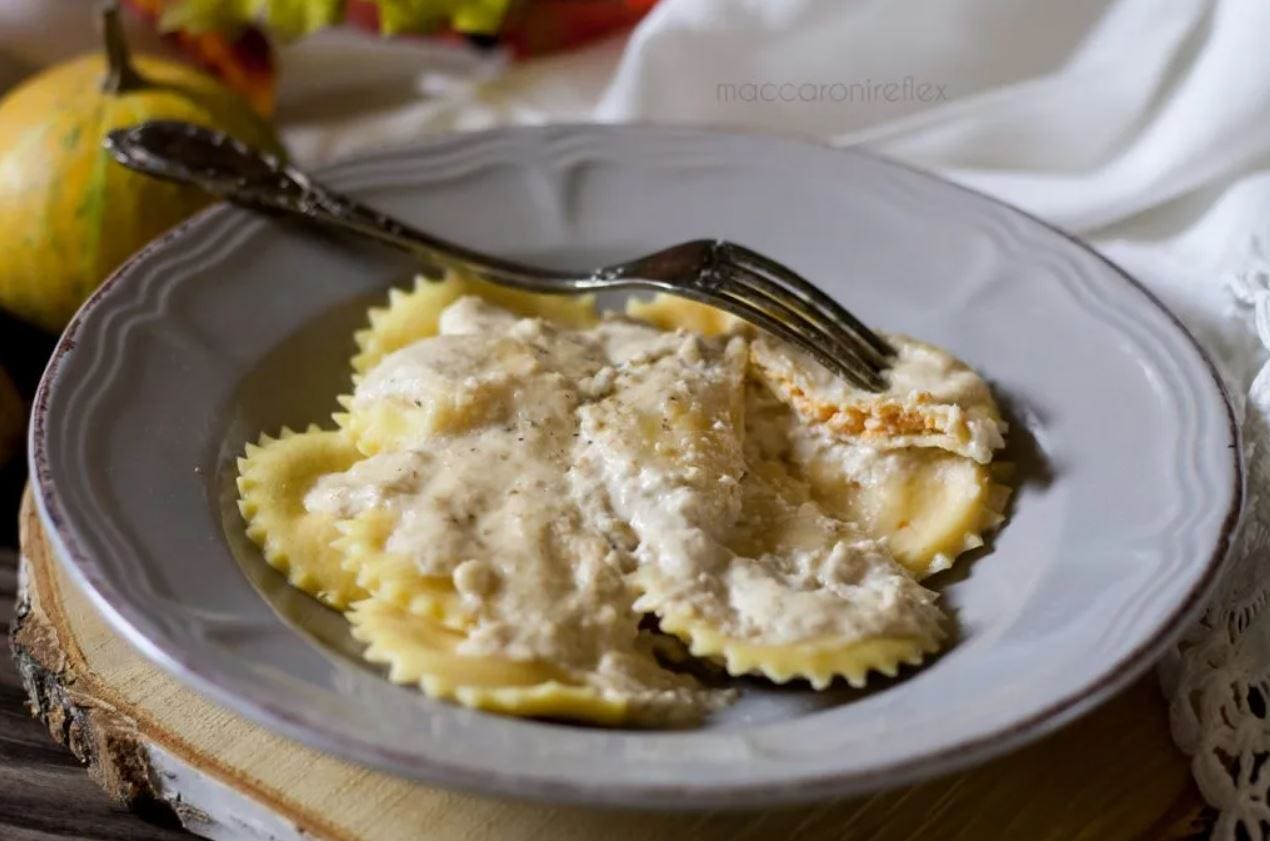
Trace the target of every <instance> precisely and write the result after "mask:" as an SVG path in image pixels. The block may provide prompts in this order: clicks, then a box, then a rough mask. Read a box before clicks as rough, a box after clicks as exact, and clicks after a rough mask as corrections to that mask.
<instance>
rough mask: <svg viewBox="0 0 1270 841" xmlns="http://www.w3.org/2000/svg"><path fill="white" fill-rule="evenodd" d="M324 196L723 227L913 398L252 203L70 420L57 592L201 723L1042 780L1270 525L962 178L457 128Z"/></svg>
mask: <svg viewBox="0 0 1270 841" xmlns="http://www.w3.org/2000/svg"><path fill="white" fill-rule="evenodd" d="M321 175H322V177H323V179H324V180H326V181H328V182H329V183H331V184H332V186H334V187H336V188H338V189H341V190H345V191H348V192H350V193H353V194H355V195H357V196H358V197H359V198H363V199H365V200H366V201H367V202H369V203H371V204H374V205H376V206H379V207H382V208H383V209H385V210H386V211H388V212H391V213H393V214H395V215H398V216H401V217H403V218H405V219H407V220H409V221H411V222H413V223H415V224H417V225H419V226H420V227H422V228H424V229H427V230H430V231H433V232H435V233H437V234H439V235H441V236H444V237H446V238H448V239H451V240H454V241H457V242H462V243H464V244H466V245H469V246H472V247H474V248H477V249H480V250H484V251H488V252H491V253H499V254H505V255H507V256H509V257H514V258H519V259H525V260H529V261H533V262H537V263H541V264H556V265H560V266H562V267H569V268H578V267H586V266H593V265H600V264H604V263H609V262H614V261H617V260H620V259H623V258H627V257H629V256H631V255H634V254H639V253H644V252H647V251H650V250H652V249H654V248H657V247H659V246H662V245H665V244H666V243H668V242H674V241H680V240H684V239H690V238H697V237H720V238H727V239H730V240H734V241H738V242H743V243H745V244H747V245H749V246H751V247H753V248H756V249H758V250H761V251H763V252H765V253H769V254H771V255H772V256H773V257H775V258H776V259H778V260H780V261H781V262H783V263H786V264H787V265H789V266H791V267H792V268H794V269H795V270H796V271H798V272H799V273H800V274H802V275H804V276H806V277H808V278H810V279H812V280H813V282H815V283H817V285H819V286H820V287H821V288H822V289H824V290H825V291H826V292H828V293H829V294H830V295H833V296H835V297H837V298H838V299H839V300H841V301H842V302H843V303H844V304H845V305H846V306H848V307H849V308H850V309H851V310H852V311H853V312H855V313H857V314H858V315H860V316H861V317H862V318H863V319H864V320H866V321H867V322H868V323H869V324H871V325H873V326H875V327H876V328H878V329H879V330H881V331H882V332H883V333H884V334H885V336H886V337H887V339H888V341H889V342H890V343H891V344H892V346H893V347H895V348H896V351H897V353H896V355H895V358H894V361H893V364H892V367H891V369H890V371H889V372H888V374H887V383H886V388H885V389H883V390H882V391H880V392H877V393H872V392H865V391H862V390H859V389H857V388H854V387H852V386H851V385H850V384H848V383H846V382H844V381H842V380H840V379H839V378H837V377H836V376H834V375H833V374H831V373H830V372H829V371H827V370H826V369H825V368H823V367H821V366H820V365H819V364H818V363H817V362H816V361H815V360H814V359H813V358H811V357H810V356H809V355H807V354H805V353H803V352H801V351H799V350H797V349H794V348H792V347H790V346H788V345H786V344H784V343H782V342H780V341H779V340H777V339H774V338H773V337H771V336H768V335H766V334H764V333H763V332H762V331H761V330H758V329H756V328H754V327H752V326H751V325H748V324H746V323H744V322H742V321H739V320H737V319H735V318H733V317H731V316H728V315H726V314H724V313H722V312H719V311H717V310H713V309H711V308H709V307H705V306H702V305H700V304H697V303H692V302H688V301H685V300H681V299H677V298H674V297H671V296H668V295H658V296H655V297H647V296H638V295H636V296H629V297H627V296H620V295H602V296H600V297H599V298H598V299H597V298H595V297H592V296H577V297H559V296H555V297H553V296H538V295H532V294H528V293H524V292H518V291H513V290H508V289H505V288H501V287H497V286H493V285H491V284H489V283H487V282H485V281H482V280H479V279H477V278H475V277H470V276H465V275H462V274H459V273H455V272H450V273H448V274H445V275H444V276H422V275H419V274H418V270H417V268H416V267H415V266H413V265H412V264H411V263H410V261H409V260H408V259H407V258H405V257H403V256H400V255H395V254H389V253H385V252H382V251H379V250H376V249H374V248H371V247H367V246H363V245H360V244H356V243H351V242H349V241H346V240H344V239H340V238H336V237H330V236H326V235H323V234H319V233H315V232H313V231H310V230H305V229H301V228H298V227H295V226H292V225H288V224H285V223H280V222H279V221H277V220H273V219H269V218H266V217H263V216H260V215H258V214H254V213H252V212H250V211H247V210H243V209H239V208H234V207H230V206H225V205H222V206H217V207H214V208H212V209H210V210H208V211H207V212H205V213H203V214H201V215H200V216H198V217H196V218H195V219H193V220H191V221H190V222H188V223H186V224H185V225H183V226H181V227H179V228H177V229H175V230H174V231H172V232H170V233H169V234H167V235H166V236H164V237H163V238H161V239H160V240H158V241H156V242H155V243H153V244H152V245H151V246H149V247H147V248H146V249H145V250H143V251H142V252H140V253H139V254H138V255H136V256H135V257H134V258H133V259H132V260H131V261H130V262H129V263H128V264H127V265H125V266H124V267H123V268H122V269H121V270H120V271H119V272H118V273H117V274H116V275H115V276H114V277H113V278H111V279H110V280H109V281H108V282H107V283H106V284H105V285H104V286H103V287H102V288H101V290H100V291H99V292H98V293H96V294H95V295H94V296H93V298H92V299H91V300H90V301H89V302H88V303H87V304H86V305H85V307H84V308H83V309H82V310H81V312H80V313H79V314H78V315H77V317H76V319H75V320H74V322H73V323H72V325H71V326H70V328H69V329H68V331H67V333H66V334H65V336H64V337H63V339H62V341H61V344H60V345H59V347H58V350H57V352H56V353H55V355H54V359H53V361H52V363H51V365H50V368H49V371H48V373H47V374H46V376H45V380H44V382H43V383H42V385H41V388H40V392H39V394H38V396H37V402H36V407H35V414H34V423H33V432H32V443H33V446H32V468H33V469H32V476H33V477H34V485H35V496H36V501H37V505H38V508H39V511H40V515H41V518H42V522H43V524H44V526H45V528H46V530H47V532H48V534H49V536H50V542H51V544H52V546H53V547H54V549H55V551H56V553H57V555H58V557H59V558H60V559H61V560H62V562H64V563H65V564H66V565H67V566H68V568H69V569H70V570H71V571H72V572H73V574H74V575H75V577H76V579H77V580H78V581H79V582H80V583H82V584H83V585H84V586H85V587H86V589H87V591H88V592H89V594H90V595H91V596H92V597H93V599H94V601H95V602H96V603H97V604H98V605H99V606H100V607H101V608H102V610H103V612H104V613H105V615H106V616H107V617H108V618H109V619H110V620H111V622H112V623H113V624H114V625H115V626H116V627H117V628H118V629H119V630H120V631H121V632H122V633H123V634H124V635H125V636H126V637H127V638H128V639H130V640H131V641H133V642H134V643H135V644H136V645H137V646H138V647H139V648H140V649H141V650H142V651H143V652H145V653H146V654H147V655H148V656H150V657H152V658H153V659H154V660H155V661H156V662H158V663H159V664H160V665H162V666H163V667H165V668H166V669H168V670H170V671H171V672H172V673H174V674H175V675H177V676H178V677H180V678H181V679H182V680H185V681H187V682H188V683H190V684H191V685H192V686H194V687H195V688H196V689H198V690H200V691H202V692H205V693H207V694H209V695H210V696H212V697H214V698H216V699H217V700H218V701H220V702H221V703H223V704H225V705H226V706H228V707H230V708H232V709H234V710H236V711H238V712H240V713H241V714H243V715H246V716H248V717H250V718H252V719H254V720H256V721H259V722H261V723H263V724H265V725H266V726H268V727H270V728H272V729H275V730H277V731H278V732H281V733H284V734H286V735H289V736H291V737H294V738H296V739H299V740H301V741H304V742H306V743H308V744H311V745H314V746H316V747H319V748H322V749H325V750H328V751H331V752H333V753H335V754H337V755H340V756H343V757H345V758H348V759H350V760H353V761H357V762H361V763H364V764H367V765H371V766H374V767H378V768H382V769H385V770H389V771H392V772H395V773H398V774H402V775H405V776H409V777H412V778H417V779H420V780H424V781H428V782H432V783H436V784H442V785H448V786H453V787H458V788H465V789H470V790H478V791H485V792H489V793H496V794H510V795H516V796H522V797H531V798H536V799H543V800H551V801H561V802H566V801H567V802H586V803H595V804H620V805H637V806H655V807H674V808H692V807H721V806H754V805H760V804H767V803H779V802H793V801H807V800H813V799H817V798H825V797H832V796H841V795H846V794H851V793H859V792H863V791H868V790H873V789H877V788H881V787H885V786H891V785H898V784H901V783H904V782H909V781H913V780H916V779H919V778H922V777H926V776H930V775H934V774H938V773H943V772H947V771H950V770H953V769H956V768H959V767H963V766H965V765H967V764H970V763H974V762H977V761H981V760H983V759H985V758H987V757H989V756H992V755H995V754H997V753H1000V752H1002V751H1005V750H1009V749H1011V748H1013V747H1016V746H1018V745H1021V744H1023V743H1025V742H1026V741H1029V740H1031V739H1034V738H1037V737H1039V736H1040V735H1042V734H1044V733H1046V732H1049V731H1051V730H1053V729H1055V728H1057V727H1059V726H1061V725H1063V724H1064V723H1066V722H1068V721H1070V720H1072V719H1073V718H1075V717H1076V716H1078V715H1080V714H1081V713H1083V712H1085V711H1087V710H1088V709H1090V708H1091V707H1092V706H1094V705H1095V704H1097V703H1099V702H1100V701H1102V700H1104V699H1106V698H1107V697H1109V696H1110V695H1111V694H1113V693H1114V692H1116V691H1117V690H1119V689H1120V688H1123V687H1124V686H1126V685H1127V684H1128V683H1129V682H1130V681H1132V680H1133V679H1134V678H1136V677H1137V676H1139V675H1140V674H1141V673H1142V672H1143V671H1145V670H1146V669H1148V668H1150V667H1151V665H1152V664H1153V663H1154V662H1155V661H1156V660H1157V659H1158V658H1159V656H1160V655H1161V654H1163V652H1164V651H1165V650H1166V648H1167V647H1168V646H1169V645H1170V644H1171V643H1172V642H1173V641H1174V640H1175V639H1176V638H1177V636H1178V635H1179V634H1181V633H1182V632H1183V631H1184V630H1185V627H1186V624H1187V622H1189V621H1191V620H1193V618H1194V617H1195V615H1196V612H1197V611H1198V610H1199V609H1200V607H1201V606H1202V604H1203V600H1204V598H1205V596H1206V595H1207V594H1208V592H1209V591H1210V590H1211V588H1212V587H1213V586H1214V584H1215V582H1216V581H1217V578H1218V576H1219V574H1220V572H1221V569H1222V567H1223V564H1224V561H1225V555H1226V551H1227V548H1228V542H1229V539H1230V536H1231V532H1232V530H1233V528H1234V524H1235V522H1236V520H1237V517H1238V513H1239V509H1240V505H1241V502H1242V487H1243V485H1242V482H1243V480H1242V465H1241V463H1240V460H1239V454H1238V453H1239V450H1238V447H1237V443H1238V442H1237V433H1236V431H1235V426H1234V424H1233V422H1232V415H1231V409H1230V406H1229V403H1228V401H1227V399H1226V396H1225V394H1224V392H1223V389H1222V386H1221V384H1220V382H1219V380H1218V379H1217V377H1216V375H1215V374H1214V371H1213V368H1212V366H1211V365H1210V363H1209V361H1208V360H1207V358H1206V357H1205V355H1204V353H1203V351H1202V350H1201V349H1200V348H1199V347H1198V345H1197V344H1196V343H1195V342H1194V340H1193V339H1192V338H1191V337H1190V336H1189V334H1188V333H1187V332H1186V330H1185V329H1184V328H1183V327H1182V326H1181V325H1180V324H1179V323H1178V322H1177V321H1176V319H1174V318H1173V317H1172V316H1171V315H1170V314H1169V313H1168V312H1167V311H1166V310H1165V309H1164V308H1163V307H1162V305H1160V303H1159V302H1158V301H1156V300H1155V299H1154V298H1152V297H1151V296H1150V295H1149V294H1148V293H1147V292H1146V291H1145V290H1143V289H1142V288H1141V287H1140V286H1139V285H1138V284H1136V283H1135V282H1134V281H1133V280H1131V279H1130V278H1129V277H1127V276H1126V275H1125V274H1124V273H1123V272H1121V271H1120V270H1119V269H1117V268H1116V267H1115V266H1113V265H1112V264H1110V263H1109V262H1107V261H1106V260H1105V259H1103V258H1102V257H1100V256H1098V255H1097V254H1095V253H1094V252H1092V251H1091V250H1089V249H1088V248H1086V247H1085V246H1083V245H1082V244H1081V243H1079V242H1078V241H1076V240H1074V239H1072V238H1070V237H1068V236H1066V235H1064V234H1062V233H1061V232H1059V231H1056V230H1054V229H1052V228H1050V227H1048V226H1046V225H1045V224H1043V223H1041V222H1039V221H1037V220H1034V219H1032V218H1030V217H1028V216H1026V215H1024V214H1023V213H1021V212H1019V211H1017V210H1014V209H1012V208H1009V207H1007V206H1004V205H1002V204H999V203H997V202H994V201H993V200H991V199H989V198H986V197H983V196H980V195H978V194H975V193H972V192H969V191H966V190H964V189H962V188H959V187H956V186H954V185H952V184H949V183H947V182H944V181H941V180H939V179H938V178H935V177H934V176H931V175H928V174H925V173H921V172H918V171H915V170H912V169H909V168H906V167H904V166H901V165H898V164H895V163H892V162H889V161H885V160H882V159H879V158H876V157H873V156H870V155H868V154H864V153H861V152H856V151H850V150H842V149H830V148H827V147H820V146H816V145H812V144H808V143H803V142H798V141H793V140H786V139H779V138H775V137H765V136H758V135H739V134H728V133H721V132H715V131H708V130H700V129H687V128H682V129H681V128H661V127H600V126H571V127H548V128H534V129H514V130H497V131H491V132H486V133H478V134H473V135H464V136H461V137H440V138H434V139H430V140H427V141H424V142H421V143H419V144H417V145H415V146H412V147H410V148H404V149H400V150H392V151H387V152H383V153H380V154H377V155H371V156H367V157H364V158H359V159H356V160H350V161H348V162H345V163H342V164H339V165H336V166H334V167H331V168H329V169H328V170H327V171H325V172H323V173H322V174H321Z"/></svg>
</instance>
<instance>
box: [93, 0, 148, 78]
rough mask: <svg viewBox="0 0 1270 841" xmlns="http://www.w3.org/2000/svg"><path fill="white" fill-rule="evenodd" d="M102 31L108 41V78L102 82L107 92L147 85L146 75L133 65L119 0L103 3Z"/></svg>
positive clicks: (108, 0) (101, 12) (103, 36)
mask: <svg viewBox="0 0 1270 841" xmlns="http://www.w3.org/2000/svg"><path fill="white" fill-rule="evenodd" d="M99 14H100V15H101V33H102V38H103V39H104V40H105V42H106V78H105V79H104V80H103V81H102V83H101V89H102V91H104V92H105V93H112V94H115V93H127V92H128V91H131V90H136V89H137V88H142V87H145V86H146V84H147V83H146V80H145V77H144V76H142V75H141V74H140V73H138V72H137V69H136V68H135V67H133V65H132V57H131V55H130V54H129V52H128V41H127V39H126V38H124V34H123V21H121V20H120V19H119V3H118V0H107V2H105V3H102V4H101V11H100V12H99Z"/></svg>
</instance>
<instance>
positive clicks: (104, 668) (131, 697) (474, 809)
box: [12, 495, 1211, 841]
mask: <svg viewBox="0 0 1270 841" xmlns="http://www.w3.org/2000/svg"><path fill="white" fill-rule="evenodd" d="M21 524H22V546H23V576H22V579H21V582H20V586H19V604H18V610H17V614H16V619H15V622H14V633H13V640H12V644H13V648H14V654H15V656H16V657H17V660H18V666H19V671H20V672H21V674H22V678H23V683H24V685H25V688H26V690H27V692H28V694H29V696H30V701H31V705H32V708H33V710H34V712H35V713H36V714H37V715H38V716H40V717H41V718H42V719H43V720H44V721H45V722H46V723H47V724H48V727H49V730H50V732H51V733H52V734H53V736H54V737H55V738H56V739H58V740H59V741H62V742H63V743H65V744H66V745H67V746H68V747H70V748H71V749H72V750H73V751H74V752H75V753H76V755H78V756H79V757H80V758H81V759H82V760H83V761H84V762H85V763H87V765H88V768H89V773H90V774H91V775H92V776H93V778H94V779H96V780H97V782H98V783H100V784H101V785H102V786H103V787H105V788H106V790H107V791H108V792H109V793H110V794H111V795H113V796H114V797H116V798H118V799H120V800H122V801H125V802H129V803H132V804H143V803H144V804H147V805H148V806H149V807H151V808H153V805H154V804H155V803H159V804H167V806H168V807H169V808H171V809H172V811H173V812H175V814H176V816H177V817H178V818H179V819H180V821H181V822H182V823H183V824H184V825H185V826H186V828H188V829H189V830H191V831H192V832H195V833H198V834H200V835H204V836H206V837H208V838H215V839H234V841H244V839H250V840H251V841H255V839H300V838H305V839H311V838H320V839H376V841H378V839H384V841H397V840H398V839H402V841H405V839H428V841H483V839H500V841H501V839H507V840H508V841H529V839H541V840H542V841H591V839H598V838H603V839H605V841H689V839H691V840H692V841H714V840H715V839H718V841H723V839H727V841H745V840H746V839H748V840H749V841H754V839H765V838H772V839H799V840H800V841H830V840H831V839H833V841H845V839H874V841H892V840H894V841H901V839H916V838H938V839H946V840H947V841H983V839H1021V841H1048V840H1049V839H1053V841H1117V840H1118V839H1142V841H1161V840H1162V839H1182V838H1203V837H1205V835H1206V831H1205V830H1206V825H1208V824H1210V823H1211V820H1210V818H1211V813H1210V812H1208V811H1207V810H1205V809H1204V807H1203V805H1202V803H1201V801H1200V798H1199V795H1198V792H1197V791H1196V789H1195V787H1194V785H1193V783H1192V782H1191V779H1190V776H1189V774H1188V770H1187V763H1186V760H1185V758H1184V757H1183V756H1182V755H1181V754H1179V753H1178V752H1177V751H1176V750H1175V749H1174V747H1173V745H1172V743H1171V742H1170V741H1169V733H1168V722H1167V717H1166V715H1165V705H1164V701H1163V699H1162V697H1161V696H1160V694H1159V691H1158V689H1157V688H1156V687H1155V685H1154V682H1153V681H1150V680H1147V681H1143V682H1141V683H1139V684H1137V685H1135V686H1133V687H1132V688H1130V689H1129V690H1128V691H1126V692H1125V693H1124V694H1123V695H1121V696H1120V697H1118V698H1116V699H1115V700H1113V701H1111V702H1110V703H1108V704H1107V705H1106V706H1104V707H1103V708H1101V709H1100V710H1098V711H1096V712H1094V713H1093V714H1091V715H1089V716H1088V717H1086V718H1084V719H1083V720H1081V721H1079V722H1077V723H1076V724H1074V725H1072V726H1070V727H1068V728H1067V729H1065V730H1062V731H1061V732H1059V733H1056V734H1054V735H1052V736H1050V737H1048V738H1046V739H1044V740H1043V741H1041V742H1040V743H1038V744H1035V745H1032V746H1031V747H1029V748H1026V749H1024V750H1022V751H1019V752H1017V753H1014V754H1012V755H1010V756H1006V757H1004V758H1001V759H998V760H996V761H994V762H991V763H989V764H987V765H984V766H982V767H980V768H977V769H975V770H972V771H969V772H966V773H963V774H960V775H957V776H952V777H945V778H942V779H938V780H934V781H931V782H927V783H924V784H921V785H917V786H913V787H910V788H906V789H901V790H898V791H891V792H887V793H884V794H878V795H874V796H872V797H864V798H858V799H851V800H842V801H837V802H833V803H826V804H823V805H819V806H815V807H811V808H797V809H783V810H772V811H765V812H754V813H749V814H721V813H701V814H655V813H648V812H641V813H637V812H617V811H602V810H595V809H581V808H572V807H554V806H543V805H534V804H527V803H519V802H511V801H501V800H494V799H489V798H484V797H477V796H473V795H467V794H456V793H451V792H447V791H443V790H440V789H435V788H428V787H426V786H422V785H418V784H414V783H410V782H407V781H405V780H401V779H397V778H395V777H392V776H389V775H386V774H381V773H378V772H375V771H370V770H367V769H365V768H361V767H358V766H356V765H351V764H349V763H346V762H342V761H340V760H338V759H335V758H333V757H330V756H326V755H324V754H322V753H320V752H318V751H315V750H311V749H309V748H307V747H303V746H301V745H300V744H298V743H296V742H293V741H290V740H288V739H285V738H282V737H279V736H276V735H274V734H272V733H270V732H269V731H267V730H265V729H263V728H261V727H259V726H257V725H254V724H251V723H249V722H247V721H246V720H244V719H242V718H240V717H239V716H237V715H235V714H234V713H231V712H229V711H227V710H225V709H223V708H222V707H219V706H217V705H216V704H214V703H212V702H210V701H208V700H206V699H204V698H202V697H201V696H199V695H197V694H195V693H194V692H192V691H191V690H189V689H187V688H185V687H184V686H183V685H182V684H180V683H178V682H177V681H176V680H174V679H172V678H171V677H169V676H168V675H167V674H166V673H164V672H161V671H159V670H158V669H157V668H155V667H154V666H153V665H151V664H150V663H149V662H148V661H147V660H145V659H144V658H143V657H142V656H141V655H140V654H138V653H137V652H136V651H134V650H133V649H132V648H131V647H130V646H129V645H128V644H127V643H125V642H124V641H123V640H121V639H120V638H119V637H118V636H116V635H115V634H114V633H113V632H112V631H111V630H110V628H109V627H108V626H107V625H106V623H105V621H104V620H103V619H102V617H101V616H100V615H99V614H98V613H97V612H96V611H95V610H94V609H93V607H92V606H91V605H90V604H89V602H88V600H87V599H86V597H85V596H84V595H83V594H82V593H81V592H79V591H78V590H77V589H76V588H75V586H74V585H73V584H72V583H71V582H70V581H69V580H68V579H67V577H66V575H65V573H64V572H63V571H62V569H61V568H60V566H59V565H58V564H57V563H56V562H55V561H54V559H53V558H52V557H51V556H50V552H49V549H48V545H47V544H46V542H45V540H44V537H43V535H42V533H41V530H40V526H39V524H38V521H37V519H36V517H35V514H34V511H33V507H32V505H31V501H30V497H29V495H28V497H27V499H26V500H25V502H24V505H23V510H22V515H21ZM67 808H68V809H73V808H74V805H73V804H67Z"/></svg>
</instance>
